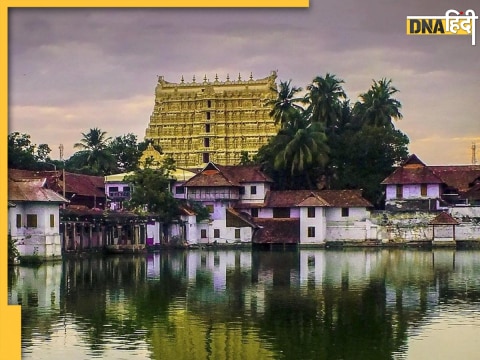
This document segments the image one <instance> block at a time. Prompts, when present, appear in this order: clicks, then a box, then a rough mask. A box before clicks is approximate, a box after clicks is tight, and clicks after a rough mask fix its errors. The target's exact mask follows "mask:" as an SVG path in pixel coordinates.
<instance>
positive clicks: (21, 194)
mask: <svg viewBox="0 0 480 360" xmlns="http://www.w3.org/2000/svg"><path fill="white" fill-rule="evenodd" d="M45 184H46V180H45V179H18V180H14V179H8V200H9V201H17V202H18V201H40V202H57V203H64V202H68V201H67V200H66V199H65V198H64V197H63V196H60V195H59V194H57V193H56V192H55V191H53V190H50V189H47V188H46V187H45Z"/></svg>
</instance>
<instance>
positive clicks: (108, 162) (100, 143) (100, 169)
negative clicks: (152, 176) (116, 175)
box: [73, 128, 114, 174]
mask: <svg viewBox="0 0 480 360" xmlns="http://www.w3.org/2000/svg"><path fill="white" fill-rule="evenodd" d="M82 136H83V138H82V139H81V140H80V142H78V143H75V144H74V145H73V147H74V148H79V149H81V150H82V153H83V154H85V161H86V164H85V165H87V166H89V167H91V168H92V169H93V170H94V172H96V173H98V174H106V173H107V172H108V171H109V170H112V169H113V167H114V166H113V164H114V159H113V157H112V155H111V154H110V152H108V150H107V146H108V142H109V141H110V139H111V138H110V137H107V133H106V132H105V131H102V130H100V129H99V128H93V129H90V130H89V132H88V133H82Z"/></svg>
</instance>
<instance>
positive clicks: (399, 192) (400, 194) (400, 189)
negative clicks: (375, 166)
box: [397, 185, 403, 199]
mask: <svg viewBox="0 0 480 360" xmlns="http://www.w3.org/2000/svg"><path fill="white" fill-rule="evenodd" d="M402 197H403V186H402V185H397V199H401V198H402Z"/></svg>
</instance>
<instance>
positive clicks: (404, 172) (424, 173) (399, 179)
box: [381, 166, 443, 185]
mask: <svg viewBox="0 0 480 360" xmlns="http://www.w3.org/2000/svg"><path fill="white" fill-rule="evenodd" d="M441 183H443V180H442V179H441V178H439V177H438V175H436V174H435V173H434V172H433V171H432V170H431V168H429V167H427V166H424V167H418V168H404V167H399V168H397V169H395V171H394V172H393V173H392V174H391V175H389V176H387V177H386V178H385V180H383V181H382V182H381V184H382V185H390V184H402V185H404V184H441Z"/></svg>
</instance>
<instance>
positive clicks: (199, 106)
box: [145, 71, 278, 168]
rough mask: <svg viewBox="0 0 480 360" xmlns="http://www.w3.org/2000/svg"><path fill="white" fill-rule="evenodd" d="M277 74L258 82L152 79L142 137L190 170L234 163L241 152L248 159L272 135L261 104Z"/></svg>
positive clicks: (273, 91) (272, 126)
mask: <svg viewBox="0 0 480 360" xmlns="http://www.w3.org/2000/svg"><path fill="white" fill-rule="evenodd" d="M276 78H277V74H276V72H275V71H272V73H271V74H270V75H269V76H267V77H265V78H262V79H257V80H254V79H253V77H252V74H250V77H249V78H248V79H246V80H242V78H241V75H240V74H239V75H238V79H236V80H230V77H229V76H228V75H227V78H226V81H219V79H218V76H217V75H215V80H214V81H210V80H209V79H207V77H206V76H205V77H204V78H203V81H201V82H196V80H195V77H193V79H192V82H185V81H184V79H183V76H182V78H181V81H180V83H171V82H167V81H165V79H164V77H163V76H159V77H158V83H157V86H156V89H155V105H154V108H153V112H152V115H151V116H150V122H149V124H148V128H147V130H146V133H145V140H153V143H154V144H155V145H159V146H160V147H161V149H162V151H163V154H164V155H165V156H172V157H173V159H174V160H175V162H176V166H179V167H183V168H194V167H202V166H205V165H206V164H207V163H208V162H211V161H213V162H215V163H218V164H222V165H236V164H238V163H239V162H240V158H241V153H242V151H245V152H247V153H248V155H249V156H250V157H251V156H253V155H255V154H256V153H257V151H258V149H259V148H260V147H261V146H262V145H264V144H266V143H267V142H268V140H269V139H270V137H272V136H274V135H276V133H277V130H278V129H277V127H276V125H275V123H274V120H273V119H272V118H271V117H270V116H269V112H270V110H271V108H270V107H269V106H266V105H265V104H266V102H267V101H268V100H270V99H275V98H276V97H277V94H276V83H275V80H276Z"/></svg>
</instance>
